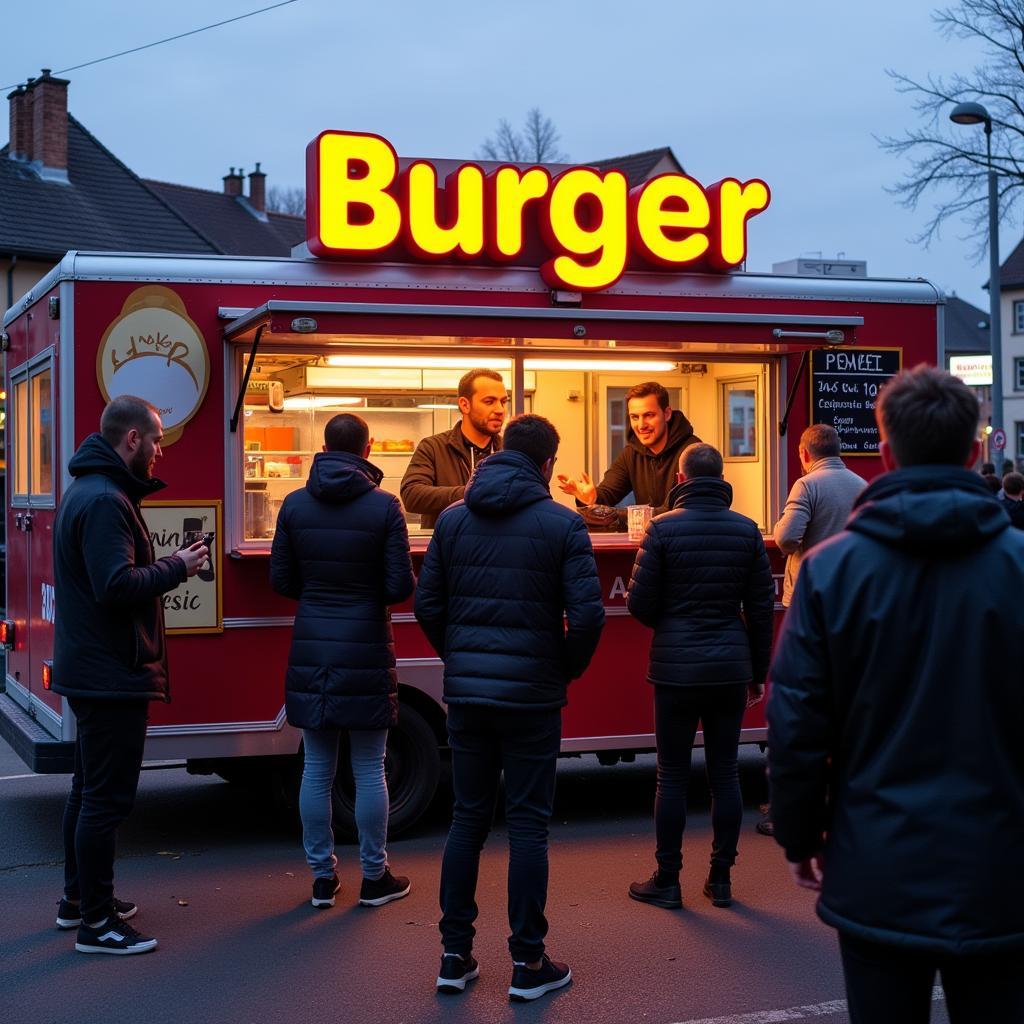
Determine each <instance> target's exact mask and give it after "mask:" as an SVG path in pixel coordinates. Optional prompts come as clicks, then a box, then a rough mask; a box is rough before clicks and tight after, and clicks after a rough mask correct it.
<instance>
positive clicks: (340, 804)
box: [331, 704, 441, 840]
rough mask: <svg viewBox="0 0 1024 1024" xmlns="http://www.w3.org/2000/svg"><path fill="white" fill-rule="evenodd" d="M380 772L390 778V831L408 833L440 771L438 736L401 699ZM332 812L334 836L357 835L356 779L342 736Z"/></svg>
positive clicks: (430, 797) (433, 789)
mask: <svg viewBox="0 0 1024 1024" xmlns="http://www.w3.org/2000/svg"><path fill="white" fill-rule="evenodd" d="M384 771H385V774H386V775H387V780H388V796H389V798H390V801H391V814H390V816H389V817H388V836H390V837H393V836H399V835H401V834H402V833H403V832H407V831H408V830H409V829H410V828H412V827H413V825H415V824H416V822H417V821H419V820H420V818H422V817H423V815H424V813H425V812H426V810H427V808H428V807H429V806H430V802H431V801H432V800H433V799H434V794H435V792H437V783H438V779H439V777H440V773H441V753H440V750H439V749H438V745H437V736H435V735H434V731H433V729H431V728H430V726H429V725H428V724H427V722H426V720H425V719H424V718H423V716H422V715H421V714H420V713H419V712H418V711H416V709H415V708H411V707H409V706H408V705H407V704H402V705H401V706H400V707H399V710H398V724H397V725H394V726H392V728H391V729H390V730H389V731H388V747H387V754H386V755H385V758H384ZM331 796H332V805H333V811H334V834H335V836H336V837H337V838H338V839H343V840H355V839H356V838H357V837H358V832H357V830H356V815H355V803H356V802H355V783H354V782H353V780H352V767H351V763H350V760H349V755H348V741H347V739H345V738H343V739H342V743H341V750H340V751H339V755H338V774H337V775H336V776H335V779H334V789H333V790H332V793H331Z"/></svg>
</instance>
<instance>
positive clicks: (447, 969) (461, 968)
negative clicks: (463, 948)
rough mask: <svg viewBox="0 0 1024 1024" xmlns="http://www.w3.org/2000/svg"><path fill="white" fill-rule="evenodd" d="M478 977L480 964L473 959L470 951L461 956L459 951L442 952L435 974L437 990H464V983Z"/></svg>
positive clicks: (454, 991) (455, 991)
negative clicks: (436, 973) (438, 969)
mask: <svg viewBox="0 0 1024 1024" xmlns="http://www.w3.org/2000/svg"><path fill="white" fill-rule="evenodd" d="M479 977H480V965H479V964H478V963H477V962H476V960H474V959H473V954H472V953H467V954H466V955H465V956H462V955H461V954H459V953H443V954H442V955H441V970H440V973H439V974H438V975H437V991H438V992H453V993H457V992H464V991H465V990H466V983H467V982H470V981H474V980H475V979H476V978H479Z"/></svg>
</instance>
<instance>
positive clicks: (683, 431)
mask: <svg viewBox="0 0 1024 1024" xmlns="http://www.w3.org/2000/svg"><path fill="white" fill-rule="evenodd" d="M691 437H693V426H692V424H691V423H690V421H689V420H688V419H687V418H686V417H685V416H684V415H683V414H682V413H681V412H680V411H679V410H678V409H673V410H672V415H671V416H670V417H669V421H668V441H666V442H665V447H664V448H662V449H661V451H660V452H658V454H657V455H652V454H651V450H650V448H648V447H647V446H646V445H644V444H641V443H640V438H638V437H637V436H636V434H634V433H633V428H632V427H630V429H629V433H628V435H627V437H626V444H628V445H631V446H632V447H633V448H635V449H636V450H637V451H638V452H640V454H641V455H643V456H644V457H645V458H648V459H657V458H660V457H661V456H663V455H668V454H670V453H672V452H678V451H679V449H680V448H683V447H684V446H685V445H686V443H687V441H689V439H690V438H691Z"/></svg>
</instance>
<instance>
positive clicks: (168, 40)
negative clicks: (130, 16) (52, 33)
mask: <svg viewBox="0 0 1024 1024" xmlns="http://www.w3.org/2000/svg"><path fill="white" fill-rule="evenodd" d="M294 3H298V0H281V3H277V4H271V5H270V6H269V7H261V8H260V9H259V10H258V11H249V13H248V14H239V15H238V16H237V17H234V18H226V19H225V20H224V21H215V22H214V23H213V24H212V25H204V26H203V27H202V28H194V29H192V30H191V31H189V32H179V33H178V34H177V35H176V36H168V37H167V38H166V39H158V40H156V42H154V43H145V44H144V45H142V46H135V47H132V49H130V50H121V51H120V52H119V53H112V54H110V55H109V56H108V57H97V58H96V59H95V60H87V61H86V62H85V63H84V64H75V65H74V66H73V67H70V68H60V69H59V70H58V71H54V72H53V74H55V75H63V74H66V73H67V72H68V71H79V70H81V69H82V68H89V67H92V66H93V64H102V63H103V62H104V61H107V60H113V59H114V58H115V57H125V56H127V55H128V54H129V53H138V52H139V51H140V50H149V49H152V47H154V46H161V45H163V44H164V43H173V42H174V41H175V40H176V39H184V38H185V37H186V36H194V35H198V33H200V32H208V31H209V30H210V29H211V28H220V27H221V25H230V24H231V23H232V22H234V21H242V20H243V19H244V18H252V17H254V16H255V15H257V14H264V13H265V12H266V11H273V10H275V9H276V8H278V7H287V6H288V5H289V4H294ZM22 84H24V83H21V82H14V83H12V84H11V85H0V89H16V88H17V87H18V86H19V85H22Z"/></svg>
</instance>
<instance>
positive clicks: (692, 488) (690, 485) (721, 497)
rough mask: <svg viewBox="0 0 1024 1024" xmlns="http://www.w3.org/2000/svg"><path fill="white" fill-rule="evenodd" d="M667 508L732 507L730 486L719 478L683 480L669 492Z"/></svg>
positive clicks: (703, 477)
mask: <svg viewBox="0 0 1024 1024" xmlns="http://www.w3.org/2000/svg"><path fill="white" fill-rule="evenodd" d="M668 504H669V508H688V507H694V506H698V505H699V506H700V507H701V508H729V507H730V506H731V505H732V484H731V483H729V482H728V481H727V480H723V479H721V477H713V476H697V477H694V478H693V479H692V480H684V481H683V482H682V483H681V484H676V485H675V487H673V488H672V490H671V491H669V495H668Z"/></svg>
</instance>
